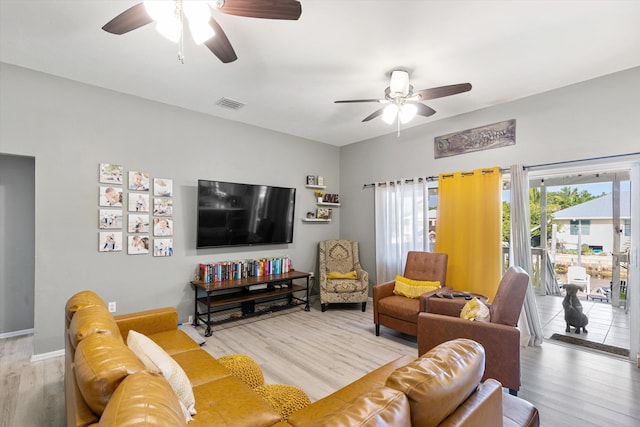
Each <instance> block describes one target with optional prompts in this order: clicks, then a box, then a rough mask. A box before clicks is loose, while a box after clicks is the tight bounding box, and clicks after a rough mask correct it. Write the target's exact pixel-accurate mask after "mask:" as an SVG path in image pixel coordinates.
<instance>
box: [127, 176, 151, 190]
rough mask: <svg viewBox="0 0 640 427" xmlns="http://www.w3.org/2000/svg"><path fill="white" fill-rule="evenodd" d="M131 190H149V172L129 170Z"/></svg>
mask: <svg viewBox="0 0 640 427" xmlns="http://www.w3.org/2000/svg"><path fill="white" fill-rule="evenodd" d="M129 190H132V191H149V172H140V171H129Z"/></svg>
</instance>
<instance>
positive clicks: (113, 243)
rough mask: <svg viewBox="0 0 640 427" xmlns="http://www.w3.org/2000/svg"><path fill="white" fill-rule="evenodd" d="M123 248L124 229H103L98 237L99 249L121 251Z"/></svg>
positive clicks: (101, 250)
mask: <svg viewBox="0 0 640 427" xmlns="http://www.w3.org/2000/svg"><path fill="white" fill-rule="evenodd" d="M121 250H122V231H101V232H100V236H99V239H98V251H100V252H119V251H121Z"/></svg>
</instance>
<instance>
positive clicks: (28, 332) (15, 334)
mask: <svg viewBox="0 0 640 427" xmlns="http://www.w3.org/2000/svg"><path fill="white" fill-rule="evenodd" d="M31 334H33V328H31V329H22V330H20V331H11V332H5V333H2V334H0V340H3V339H5V338H12V337H19V336H21V335H31Z"/></svg>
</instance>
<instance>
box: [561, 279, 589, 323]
mask: <svg viewBox="0 0 640 427" xmlns="http://www.w3.org/2000/svg"><path fill="white" fill-rule="evenodd" d="M564 289H565V290H566V291H567V295H566V296H565V297H564V300H563V301H562V307H563V308H564V321H565V322H566V323H567V329H565V332H571V326H573V327H574V328H576V334H579V333H580V328H582V330H584V332H585V333H586V332H588V331H587V328H585V326H587V324H588V323H589V318H588V317H587V315H586V314H584V313H583V312H582V304H581V303H580V300H579V299H578V295H577V294H578V289H580V287H579V286H577V285H566V286H565V287H564Z"/></svg>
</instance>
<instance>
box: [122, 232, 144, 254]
mask: <svg viewBox="0 0 640 427" xmlns="http://www.w3.org/2000/svg"><path fill="white" fill-rule="evenodd" d="M127 237H128V240H127V253H128V254H129V255H143V254H148V253H149V236H145V235H143V234H130V235H129V236H127Z"/></svg>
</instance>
